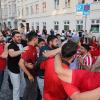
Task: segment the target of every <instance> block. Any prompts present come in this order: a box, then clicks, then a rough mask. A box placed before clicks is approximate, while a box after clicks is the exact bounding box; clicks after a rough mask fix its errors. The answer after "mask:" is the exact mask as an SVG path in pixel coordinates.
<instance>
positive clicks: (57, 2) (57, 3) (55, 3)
mask: <svg viewBox="0 0 100 100" xmlns="http://www.w3.org/2000/svg"><path fill="white" fill-rule="evenodd" d="M54 6H55V7H54V8H55V9H58V8H59V0H54Z"/></svg>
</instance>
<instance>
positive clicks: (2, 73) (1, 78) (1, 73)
mask: <svg viewBox="0 0 100 100" xmlns="http://www.w3.org/2000/svg"><path fill="white" fill-rule="evenodd" d="M3 77H4V71H0V90H1V86H2V82H3Z"/></svg>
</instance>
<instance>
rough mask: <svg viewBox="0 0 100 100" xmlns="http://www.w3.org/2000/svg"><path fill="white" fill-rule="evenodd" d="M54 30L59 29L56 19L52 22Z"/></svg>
mask: <svg viewBox="0 0 100 100" xmlns="http://www.w3.org/2000/svg"><path fill="white" fill-rule="evenodd" d="M54 30H56V31H58V30H59V22H58V21H55V22H54Z"/></svg>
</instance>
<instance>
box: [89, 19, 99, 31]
mask: <svg viewBox="0 0 100 100" xmlns="http://www.w3.org/2000/svg"><path fill="white" fill-rule="evenodd" d="M91 32H94V33H97V32H100V19H93V20H91Z"/></svg>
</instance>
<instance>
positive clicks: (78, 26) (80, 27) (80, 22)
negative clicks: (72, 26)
mask: <svg viewBox="0 0 100 100" xmlns="http://www.w3.org/2000/svg"><path fill="white" fill-rule="evenodd" d="M76 30H77V31H81V30H83V20H77V21H76Z"/></svg>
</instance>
